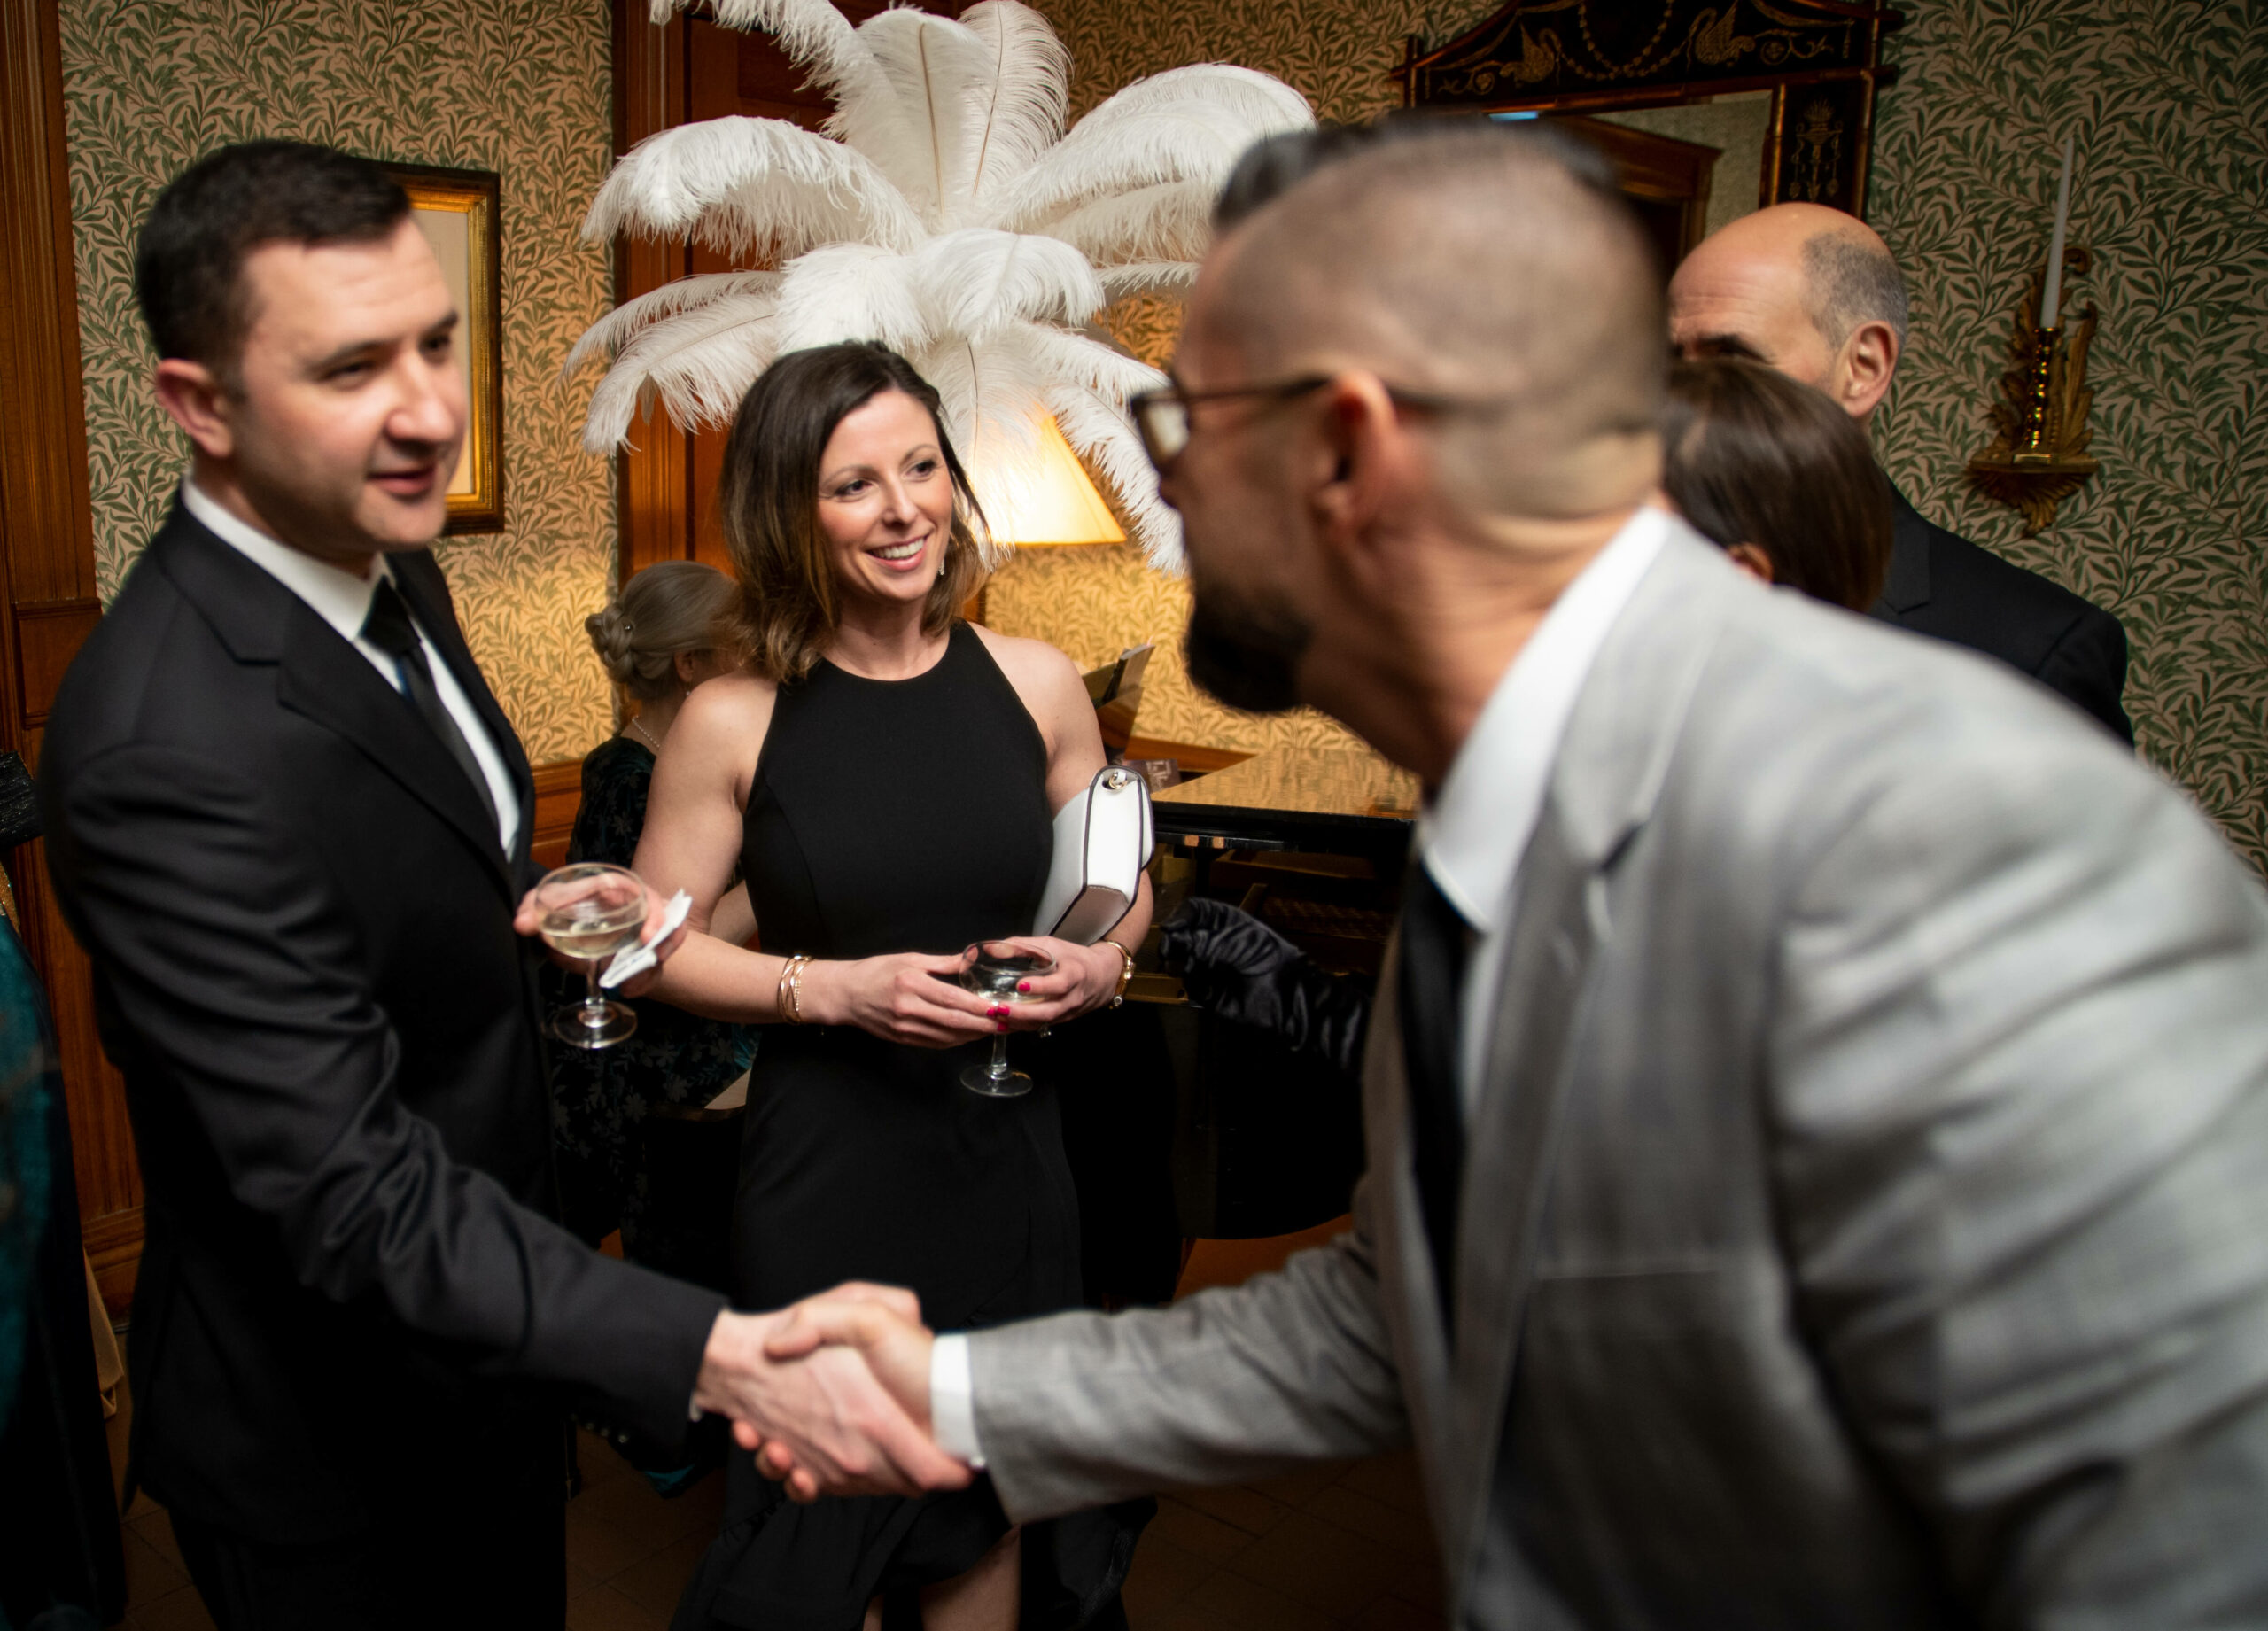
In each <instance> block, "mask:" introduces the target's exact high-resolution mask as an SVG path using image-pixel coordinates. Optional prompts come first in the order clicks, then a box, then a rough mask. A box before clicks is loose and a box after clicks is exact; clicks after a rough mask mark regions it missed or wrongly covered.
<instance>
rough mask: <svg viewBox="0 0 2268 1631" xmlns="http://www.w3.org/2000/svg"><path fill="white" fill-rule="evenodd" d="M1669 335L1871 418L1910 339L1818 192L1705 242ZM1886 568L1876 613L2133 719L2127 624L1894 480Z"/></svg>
mask: <svg viewBox="0 0 2268 1631" xmlns="http://www.w3.org/2000/svg"><path fill="white" fill-rule="evenodd" d="M1669 332H1670V344H1671V346H1672V347H1673V348H1674V350H1676V351H1677V352H1678V353H1680V354H1681V355H1683V356H1685V357H1688V358H1693V357H1710V356H1733V357H1750V358H1753V359H1755V360H1756V361H1759V362H1764V363H1768V364H1769V365H1770V366H1772V367H1773V368H1775V369H1779V370H1780V372H1782V373H1783V374H1786V375H1789V376H1790V377H1793V378H1796V379H1800V380H1801V381H1803V382H1804V384H1807V385H1811V386H1814V387H1815V388H1817V389H1819V390H1821V391H1823V392H1826V393H1827V394H1828V395H1829V396H1830V397H1832V398H1833V399H1834V400H1835V401H1836V402H1837V404H1838V405H1839V406H1840V407H1841V408H1843V410H1844V412H1845V413H1847V414H1849V415H1850V416H1852V418H1853V419H1857V420H1859V421H1860V422H1861V423H1865V422H1866V421H1868V420H1869V419H1870V418H1872V416H1873V415H1874V411H1875V409H1876V408H1877V407H1879V406H1880V405H1881V403H1882V400H1883V399H1884V397H1885V396H1887V395H1888V394H1889V392H1890V383H1891V379H1892V377H1895V375H1896V374H1897V372H1898V363H1899V358H1900V357H1901V356H1902V355H1904V353H1905V348H1906V283H1905V280H1904V279H1903V278H1902V277H1901V276H1899V270H1898V262H1897V260H1895V259H1893V258H1892V256H1891V252H1890V248H1889V246H1888V245H1885V244H1884V242H1883V241H1882V239H1881V238H1880V237H1878V236H1877V235H1876V233H1875V232H1874V231H1873V230H1872V229H1869V228H1868V227H1867V226H1866V225H1865V224H1864V223H1862V222H1860V221H1857V220H1855V219H1854V218H1852V216H1849V215H1846V214H1843V212H1842V211H1840V210H1832V209H1829V208H1827V207H1825V206H1823V205H1818V204H1775V205H1774V206H1771V207H1770V208H1768V209H1761V210H1758V211H1757V212H1756V213H1755V214H1752V215H1744V216H1742V217H1741V218H1740V219H1739V220H1737V221H1734V222H1732V223H1731V224H1730V225H1729V226H1726V227H1723V228H1720V229H1718V230H1717V231H1716V232H1714V233H1713V234H1711V235H1710V236H1709V237H1706V238H1705V239H1703V240H1702V242H1701V244H1700V245H1699V246H1698V247H1697V248H1696V249H1695V250H1694V251H1693V252H1692V253H1691V254H1689V255H1688V256H1686V258H1685V259H1684V260H1683V261H1682V262H1681V263H1680V265H1679V266H1678V268H1677V273H1676V275H1675V276H1674V277H1672V278H1671V279H1670V285H1669ZM1891 501H1892V503H1893V505H1894V506H1895V509H1896V524H1895V531H1894V533H1893V540H1892V543H1891V558H1890V577H1889V579H1888V580H1887V581H1886V582H1885V583H1884V586H1883V592H1882V598H1881V599H1880V600H1878V601H1876V602H1875V604H1874V606H1873V607H1872V608H1871V610H1872V612H1873V615H1874V616H1876V617H1880V618H1882V619H1883V620H1884V622H1886V623H1895V624H1897V625H1899V627H1900V628H1907V629H1912V630H1914V631H1915V632H1916V633H1922V634H1930V635H1935V636H1936V637H1937V638H1938V639H1939V640H1949V641H1953V643H1954V644H1955V645H1961V646H1968V647H1970V648H1972V649H1976V650H1978V651H1984V652H1989V653H1990V654H1991V655H1992V656H1996V657H1998V658H2000V660H2001V661H2002V662H2003V663H2006V664H2009V665H2010V666H2011V667H2013V668H2016V670H2018V671H2019V672H2023V673H2027V674H2030V675H2031V677H2032V678H2033V679H2035V680H2039V682H2040V683H2041V684H2042V685H2045V686H2047V687H2049V688H2050V689H2051V690H2055V691H2060V692H2061V693H2062V694H2063V695H2065V696H2067V697H2069V698H2070V700H2071V701H2072V702H2073V703H2076V704H2077V705H2078V706H2079V707H2080V708H2082V709H2085V711H2087V712H2088V713H2091V714H2093V716H2094V717H2095V718H2098V719H2100V720H2101V721H2102V722H2103V724H2104V725H2106V726H2109V728H2110V729H2111V730H2112V731H2113V732H2115V733H2117V735H2118V737H2119V738H2120V739H2121V740H2122V741H2124V742H2132V741H2133V740H2134V727H2133V726H2132V723H2130V722H2129V721H2128V719H2127V718H2126V711H2125V708H2124V706H2123V705H2122V703H2121V702H2120V698H2121V696H2122V695H2123V694H2124V691H2125V688H2126V631H2125V630H2124V628H2122V627H2120V626H2119V623H2118V619H2117V618H2116V617H2112V616H2111V615H2110V614H2109V612H2107V611H2105V610H2102V609H2101V607H2099V606H2096V605H2094V604H2093V603H2092V602H2088V601H2085V600H2083V599H2081V598H2080V597H2079V596H2078V595H2076V594H2072V593H2071V592H2070V590H2069V589H2066V588H2064V587H2063V586H2061V585H2060V584H2056V583H2054V582H2051V581H2050V580H2048V579H2046V578H2043V577H2041V576H2040V575H2039V573H2038V572H2033V571H2025V570H2024V569H2023V567H2021V566H2018V565H2016V563H2014V562H2011V561H2004V560H2002V559H2001V558H2000V556H1999V555H1994V554H1993V553H1992V551H1991V550H1989V549H1985V548H1980V547H1979V546H1977V545H1976V544H1973V543H1970V542H1969V540H1967V539H1965V538H1960V537H1956V536H1955V535H1954V534H1953V533H1951V532H1946V529H1945V528H1943V527H1941V526H1938V524H1935V523H1934V522H1930V521H1927V520H1924V519H1923V518H1922V514H1921V512H1920V511H1919V510H1917V509H1915V508H1914V506H1913V505H1912V504H1911V503H1909V502H1907V498H1906V495H1905V494H1904V493H1899V492H1898V491H1897V489H1896V488H1895V487H1893V488H1892V489H1891Z"/></svg>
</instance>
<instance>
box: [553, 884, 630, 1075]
mask: <svg viewBox="0 0 2268 1631" xmlns="http://www.w3.org/2000/svg"><path fill="white" fill-rule="evenodd" d="M535 904H536V910H537V911H538V912H540V913H542V916H541V918H540V920H539V921H538V922H537V925H536V932H537V933H539V934H540V935H541V936H543V943H544V944H546V945H548V946H549V947H550V948H551V949H552V950H553V951H556V952H558V953H559V954H560V955H561V956H562V957H571V958H574V959H578V960H579V961H580V962H581V963H582V964H583V975H584V979H585V980H586V982H587V983H586V988H585V990H586V995H585V996H584V998H583V1000H582V1001H581V1002H579V1003H578V1004H577V1005H575V1006H573V1007H571V1008H560V1009H556V1010H555V1011H554V1012H553V1014H552V1015H551V1034H552V1035H553V1036H555V1037H558V1038H559V1040H560V1041H562V1042H563V1043H565V1044H567V1045H569V1046H570V1047H577V1048H610V1047H612V1046H613V1045H615V1044H616V1043H617V1042H620V1041H622V1040H623V1039H624V1038H625V1037H628V1036H629V1035H630V1033H631V1032H633V1031H634V1030H636V1029H638V1016H637V1015H636V1014H633V1013H632V1012H631V1011H630V1009H629V1008H628V1007H627V1006H625V1005H623V1004H621V1003H618V1002H609V1001H608V1000H607V999H606V998H605V997H603V996H602V995H601V994H600V991H599V967H600V965H601V964H602V963H604V962H605V961H606V960H607V959H610V958H611V957H612V956H613V955H614V954H615V953H616V952H617V951H621V950H622V949H623V948H624V947H625V946H633V945H636V944H638V938H639V935H640V932H641V930H643V929H644V928H645V927H646V884H645V881H644V880H643V879H641V877H639V875H638V874H636V873H634V872H632V871H631V870H630V869H629V868H628V867H626V866H607V865H605V864H604V863H602V862H599V861H583V862H580V863H579V864H577V865H575V866H562V867H561V868H559V870H558V871H556V872H552V873H547V874H544V878H543V882H540V883H539V884H537V885H536V886H535Z"/></svg>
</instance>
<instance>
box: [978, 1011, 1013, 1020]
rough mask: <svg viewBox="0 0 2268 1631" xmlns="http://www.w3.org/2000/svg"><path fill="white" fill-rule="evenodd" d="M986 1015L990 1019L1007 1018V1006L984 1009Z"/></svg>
mask: <svg viewBox="0 0 2268 1631" xmlns="http://www.w3.org/2000/svg"><path fill="white" fill-rule="evenodd" d="M984 1017H985V1018H986V1019H988V1020H1005V1019H1006V1018H1007V1017H1008V1011H1007V1010H1006V1008H987V1009H986V1010H985V1011H984Z"/></svg>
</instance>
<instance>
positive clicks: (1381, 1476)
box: [1339, 1449, 1425, 1513]
mask: <svg viewBox="0 0 2268 1631" xmlns="http://www.w3.org/2000/svg"><path fill="white" fill-rule="evenodd" d="M1339 1481H1340V1483H1341V1484H1343V1485H1345V1486H1346V1487H1348V1488H1349V1489H1351V1490H1354V1491H1355V1493H1356V1494H1358V1495H1368V1496H1370V1498H1371V1500H1373V1501H1376V1502H1378V1503H1380V1504H1381V1505H1385V1506H1390V1507H1393V1508H1394V1510H1395V1511H1403V1512H1420V1513H1422V1512H1424V1511H1425V1480H1424V1477H1423V1476H1422V1475H1421V1474H1420V1473H1419V1472H1418V1471H1417V1456H1416V1455H1415V1454H1413V1453H1412V1452H1410V1451H1409V1450H1406V1449H1405V1450H1396V1451H1395V1452H1394V1454H1393V1455H1391V1456H1372V1457H1371V1459H1370V1460H1368V1461H1358V1462H1356V1463H1355V1464H1354V1465H1353V1466H1352V1467H1350V1468H1348V1471H1347V1475H1346V1477H1344V1478H1342V1479H1340V1480H1339Z"/></svg>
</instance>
